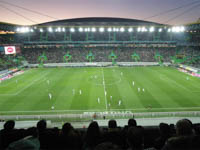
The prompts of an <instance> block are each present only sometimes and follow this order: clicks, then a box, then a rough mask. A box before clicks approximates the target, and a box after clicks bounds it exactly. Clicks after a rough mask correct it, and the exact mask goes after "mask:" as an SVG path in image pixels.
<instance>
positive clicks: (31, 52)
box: [0, 46, 200, 70]
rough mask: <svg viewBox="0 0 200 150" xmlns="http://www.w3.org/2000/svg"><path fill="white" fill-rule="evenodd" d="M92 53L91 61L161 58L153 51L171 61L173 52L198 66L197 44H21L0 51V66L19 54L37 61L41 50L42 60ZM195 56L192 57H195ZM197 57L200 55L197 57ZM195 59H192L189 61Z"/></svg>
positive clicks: (10, 63)
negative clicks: (16, 48)
mask: <svg viewBox="0 0 200 150" xmlns="http://www.w3.org/2000/svg"><path fill="white" fill-rule="evenodd" d="M89 53H90V54H92V55H93V59H92V60H91V61H92V62H112V59H111V58H110V57H109V56H110V55H111V53H113V54H114V55H115V56H116V58H115V62H135V61H139V62H158V61H160V60H161V59H160V58H157V59H156V57H155V56H156V55H158V56H161V57H162V61H163V62H172V57H173V56H182V58H184V57H185V58H186V61H185V62H184V64H186V65H190V66H194V67H197V68H199V67H200V50H199V48H198V47H166V48H164V47H162V48H153V47H137V48H135V47H126V46H120V47H107V46H101V47H71V48H66V47H65V48H62V47H51V48H48V49H47V48H44V47H34V48H24V49H23V50H22V51H21V53H18V54H17V55H9V56H7V55H4V54H0V70H4V69H7V68H11V67H13V66H17V65H19V62H18V63H17V62H16V60H17V57H18V56H22V57H23V58H25V60H26V61H27V62H28V63H30V64H38V63H40V60H39V57H40V56H42V55H43V54H44V55H45V56H46V58H47V60H44V62H43V63H65V62H66V59H64V55H66V54H69V55H70V56H71V59H70V60H67V61H68V62H90V59H88V58H87V55H88V54H89ZM133 54H136V55H138V56H139V59H137V60H135V59H134V58H133V57H132V55H133ZM194 58H195V59H194ZM196 58H199V59H196ZM192 60H195V61H192Z"/></svg>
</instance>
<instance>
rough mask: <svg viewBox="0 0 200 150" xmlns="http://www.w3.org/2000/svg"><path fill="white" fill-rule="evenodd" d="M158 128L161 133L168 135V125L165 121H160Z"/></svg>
mask: <svg viewBox="0 0 200 150" xmlns="http://www.w3.org/2000/svg"><path fill="white" fill-rule="evenodd" d="M159 129H160V134H161V135H169V134H170V126H169V125H168V124H166V123H160V125H159Z"/></svg>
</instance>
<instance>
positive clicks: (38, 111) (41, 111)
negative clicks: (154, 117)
mask: <svg viewBox="0 0 200 150" xmlns="http://www.w3.org/2000/svg"><path fill="white" fill-rule="evenodd" d="M161 109H165V110H183V109H186V110H188V109H200V107H178V108H177V107H176V108H151V109H148V108H146V109H145V108H137V109H110V110H109V111H137V110H161ZM106 111H107V110H103V109H102V110H90V109H89V110H35V111H34V110H33V111H0V113H44V112H47V113H48V112H55V113H56V112H106Z"/></svg>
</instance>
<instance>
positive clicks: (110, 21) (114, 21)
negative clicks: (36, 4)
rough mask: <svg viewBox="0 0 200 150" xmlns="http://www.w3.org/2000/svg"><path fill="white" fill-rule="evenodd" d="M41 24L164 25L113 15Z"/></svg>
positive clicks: (43, 24) (42, 24)
mask: <svg viewBox="0 0 200 150" xmlns="http://www.w3.org/2000/svg"><path fill="white" fill-rule="evenodd" d="M38 25H39V26H72V25H74V26H80V25H83V26H87V25H89V26H91V25H104V26H105V25H116V26H117V25H118V26H119V25H120V26H122V25H125V26H126V25H131V26H134V25H135V26H138V25H141V26H142V25H163V24H159V23H155V22H149V21H144V20H137V19H127V18H112V17H110V18H109V17H89V18H73V19H65V20H56V21H52V22H46V23H41V24H38Z"/></svg>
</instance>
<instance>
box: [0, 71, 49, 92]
mask: <svg viewBox="0 0 200 150" xmlns="http://www.w3.org/2000/svg"><path fill="white" fill-rule="evenodd" d="M47 74H48V73H45V74H44V75H43V76H41V77H40V78H38V79H36V80H33V81H32V82H31V83H30V84H28V85H27V86H25V87H23V88H21V89H20V90H19V91H18V92H16V93H14V94H0V96H1V95H2V96H15V95H18V94H19V93H21V92H22V91H24V90H25V89H27V88H29V87H30V86H31V85H33V84H34V83H35V82H37V81H39V80H41V79H42V78H43V77H44V76H46V75H47Z"/></svg>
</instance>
